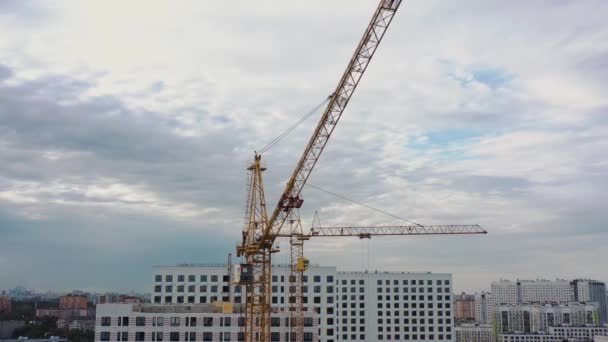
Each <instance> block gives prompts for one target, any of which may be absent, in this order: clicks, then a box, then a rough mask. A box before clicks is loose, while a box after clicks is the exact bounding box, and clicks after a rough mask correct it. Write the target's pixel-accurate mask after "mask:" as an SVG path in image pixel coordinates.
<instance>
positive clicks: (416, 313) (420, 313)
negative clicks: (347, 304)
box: [378, 310, 452, 317]
mask: <svg viewBox="0 0 608 342" xmlns="http://www.w3.org/2000/svg"><path fill="white" fill-rule="evenodd" d="M400 313H401V311H399V310H395V311H393V314H394V316H400ZM424 313H425V311H423V310H420V311H416V310H412V311H409V310H405V311H403V316H406V317H409V316H410V314H411V316H425V314H424ZM426 313H427V314H426V316H434V315H435V311H426ZM384 314H386V316H390V315H391V312H390V311H388V310H387V311H385V312H384ZM382 315H383V311H378V316H382ZM437 316H443V311H437ZM445 316H446V317H451V316H452V314H451V312H450V311H446V312H445Z"/></svg>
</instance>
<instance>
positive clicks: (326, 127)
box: [260, 0, 401, 247]
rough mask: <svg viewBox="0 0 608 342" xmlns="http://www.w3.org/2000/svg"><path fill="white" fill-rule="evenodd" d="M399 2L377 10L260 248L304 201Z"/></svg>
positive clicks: (389, 1) (391, 1) (395, 0)
mask: <svg viewBox="0 0 608 342" xmlns="http://www.w3.org/2000/svg"><path fill="white" fill-rule="evenodd" d="M400 4H401V1H400V0H383V1H381V2H380V4H379V6H378V7H377V9H376V11H375V12H374V15H373V16H372V19H371V21H370V23H369V25H368V26H367V29H366V30H365V33H364V34H363V37H362V38H361V40H360V41H359V44H358V46H357V49H356V50H355V53H354V54H353V56H352V58H351V60H350V62H349V64H348V67H347V68H346V70H345V71H344V74H343V75H342V77H341V79H340V82H339V83H338V85H337V86H336V90H335V91H334V92H333V93H332V96H331V100H330V101H329V103H328V105H327V107H326V108H325V111H324V112H323V115H322V117H321V119H320V120H319V123H318V124H317V127H316V129H315V130H314V133H313V135H312V136H311V138H310V140H309V142H308V144H307V146H306V148H305V150H304V153H303V154H302V157H301V158H300V161H299V162H298V164H297V166H296V168H295V170H294V171H293V173H292V175H291V177H290V179H289V181H288V182H287V185H286V187H285V190H284V191H283V194H282V196H281V197H280V199H279V201H278V203H277V206H276V207H275V209H274V211H273V213H272V215H271V216H270V217H269V220H268V225H267V228H266V231H265V232H264V233H263V235H262V237H261V240H262V241H263V242H262V241H261V242H260V247H261V245H262V244H263V243H264V242H271V243H272V241H274V239H275V236H276V235H277V234H279V233H280V230H281V228H282V226H283V224H284V223H285V221H286V220H287V217H288V216H289V213H290V212H291V210H293V209H294V208H299V207H300V206H301V205H302V202H303V201H302V199H301V198H300V193H301V191H302V188H303V187H304V185H305V184H306V181H307V180H308V178H309V176H310V174H311V172H312V170H313V169H314V167H315V165H316V163H317V161H318V160H319V157H320V156H321V153H322V152H323V150H324V148H325V145H326V144H327V142H328V141H329V138H330V137H331V135H332V133H333V131H334V129H335V127H336V125H337V124H338V121H339V120H340V118H341V116H342V113H343V112H344V110H345V109H346V107H347V105H348V103H349V101H350V99H351V97H352V95H353V93H354V91H355V89H356V88H357V85H358V84H359V81H360V80H361V77H362V76H363V74H364V72H365V70H366V69H367V67H368V65H369V62H370V61H371V59H372V57H373V56H374V53H375V52H376V49H377V48H378V45H379V44H380V41H381V40H382V38H383V37H384V34H385V33H386V30H387V29H388V27H389V25H390V23H391V22H392V20H393V17H394V15H395V12H396V11H397V9H398V8H399V5H400Z"/></svg>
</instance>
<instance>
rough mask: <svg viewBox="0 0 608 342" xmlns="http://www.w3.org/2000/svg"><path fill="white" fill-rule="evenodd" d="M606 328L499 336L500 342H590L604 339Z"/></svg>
mask: <svg viewBox="0 0 608 342" xmlns="http://www.w3.org/2000/svg"><path fill="white" fill-rule="evenodd" d="M607 330H608V328H605V327H552V328H549V331H547V332H542V333H535V334H532V333H530V334H526V333H508V334H500V335H499V337H500V338H499V341H501V342H563V341H568V342H590V341H601V340H602V339H604V338H605V339H606V341H607V342H608V336H606V335H607V334H608V331H607Z"/></svg>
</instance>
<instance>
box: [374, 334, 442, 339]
mask: <svg viewBox="0 0 608 342" xmlns="http://www.w3.org/2000/svg"><path fill="white" fill-rule="evenodd" d="M427 336H428V339H429V340H434V339H435V335H434V334H429V335H426V334H420V335H418V334H412V335H410V334H404V335H403V339H404V340H406V341H409V340H414V341H416V340H426V339H427ZM385 337H386V339H387V340H400V339H401V335H386V336H385V335H382V334H379V335H378V339H379V340H384V339H385ZM437 339H438V340H440V341H443V340H448V341H450V340H452V335H451V334H447V335H445V336H444V334H439V335H437Z"/></svg>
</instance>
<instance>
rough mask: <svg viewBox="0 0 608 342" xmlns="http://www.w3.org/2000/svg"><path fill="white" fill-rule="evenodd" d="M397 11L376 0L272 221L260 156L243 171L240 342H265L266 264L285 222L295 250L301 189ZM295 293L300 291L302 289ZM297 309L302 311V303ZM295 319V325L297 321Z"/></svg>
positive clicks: (386, 0) (390, 2) (298, 266)
mask: <svg viewBox="0 0 608 342" xmlns="http://www.w3.org/2000/svg"><path fill="white" fill-rule="evenodd" d="M400 5H401V0H380V3H379V4H378V7H377V8H376V10H375V11H374V14H373V16H372V19H371V21H370V23H369V25H368V26H367V29H366V30H365V33H364V34H363V37H362V38H361V40H360V41H359V44H358V45H357V48H356V50H355V53H354V54H353V56H352V58H351V59H350V62H349V64H348V66H347V68H346V70H345V72H344V74H343V75H342V77H341V78H340V81H339V82H338V85H337V86H336V89H335V91H334V92H333V93H332V94H331V95H330V96H329V97H328V103H327V107H326V108H325V110H324V111H323V114H322V116H321V118H320V121H319V123H318V124H317V126H316V128H315V130H314V132H313V134H312V136H311V138H310V140H309V142H308V144H307V146H306V148H305V150H304V152H303V154H302V156H301V158H300V160H299V162H298V164H297V165H296V168H295V170H294V171H293V173H292V175H291V177H290V178H289V181H288V182H287V184H286V186H285V189H284V191H283V193H282V195H281V197H280V199H279V201H278V203H277V205H276V207H275V208H274V210H273V211H272V214H271V215H268V213H267V208H266V199H265V196H264V185H263V179H262V172H263V171H264V170H265V167H263V166H262V160H261V159H262V158H261V155H260V154H257V153H256V154H255V156H254V159H253V162H252V163H251V165H250V167H249V168H248V170H249V171H250V181H249V192H248V197H247V206H246V221H247V222H246V225H245V227H244V229H243V234H242V242H241V244H239V245H238V246H237V248H236V251H237V256H239V257H242V258H243V264H242V265H241V267H240V268H239V269H240V276H239V283H240V284H241V285H243V286H244V288H245V326H244V337H245V341H248V342H253V341H261V342H267V341H270V318H271V315H272V308H271V305H270V299H271V295H272V293H271V288H272V287H271V266H272V261H271V260H272V254H273V253H276V252H277V251H278V250H277V248H276V247H275V246H274V242H275V240H276V239H277V237H279V236H280V233H281V229H282V228H283V225H284V224H285V222H290V223H291V225H292V230H291V232H290V235H293V237H292V240H291V242H292V246H296V245H297V243H298V237H297V234H298V232H301V224H300V219H299V214H298V213H297V209H299V208H300V207H301V206H302V203H303V199H302V198H301V192H302V189H303V187H304V185H305V184H306V181H307V180H308V178H309V176H310V174H311V172H312V171H313V169H314V167H315V165H316V163H317V161H318V160H319V158H320V156H321V153H322V152H323V150H324V148H325V146H326V144H327V142H328V141H329V138H330V137H331V135H332V133H333V131H334V129H335V127H336V125H337V124H338V121H339V120H340V118H341V116H342V114H343V112H344V110H345V108H346V106H347V105H348V103H349V101H350V99H351V97H352V95H353V93H354V91H355V89H356V88H357V85H358V84H359V81H360V80H361V77H362V76H363V74H364V73H365V71H366V69H367V67H368V65H369V63H370V61H371V59H372V57H373V56H374V53H375V52H376V49H377V48H378V46H379V44H380V42H381V41H382V38H383V37H384V34H385V33H386V30H387V29H388V27H389V25H390V24H391V22H392V20H393V17H394V15H395V13H396V12H397V10H398V9H399V6H400ZM294 223H295V224H294ZM298 227H299V228H298ZM309 236H310V237H312V236H327V235H323V234H322V233H321V232H319V234H317V235H313V234H312V232H311V234H310V235H309ZM301 237H302V239H300V242H302V241H304V240H305V239H306V238H307V237H304V235H301ZM361 237H363V236H361ZM294 257H296V258H295V259H294V260H297V262H296V263H295V264H294V267H293V269H292V275H295V276H296V277H297V276H299V277H301V276H302V272H303V270H304V269H305V268H306V265H305V259H304V258H303V256H300V257H297V256H296V255H294ZM292 258H293V257H292ZM300 281H301V279H300ZM296 283H297V281H296ZM294 285H295V284H294ZM297 287H299V288H300V290H299V291H301V286H296V288H297ZM295 298H296V299H295V300H299V301H301V300H302V299H301V298H302V297H301V293H300V294H299V295H297V296H295ZM297 298H300V299H297ZM296 304H297V303H296ZM299 305H300V306H301V303H300V304H299ZM294 309H295V307H294ZM292 317H293V316H292ZM294 318H296V320H298V319H297V317H294ZM294 323H296V324H294V326H295V327H300V326H302V325H303V322H301V321H299V320H298V322H294ZM298 332H300V335H299V336H295V338H292V340H295V341H301V340H302V337H301V336H302V335H301V329H300V330H299V331H298ZM298 332H296V334H297V333H298Z"/></svg>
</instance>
